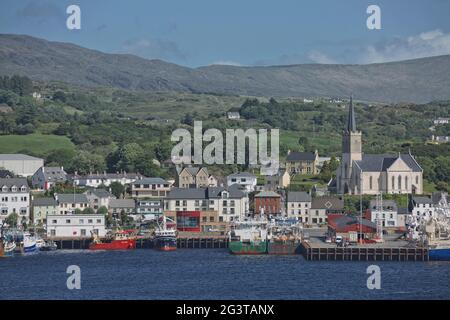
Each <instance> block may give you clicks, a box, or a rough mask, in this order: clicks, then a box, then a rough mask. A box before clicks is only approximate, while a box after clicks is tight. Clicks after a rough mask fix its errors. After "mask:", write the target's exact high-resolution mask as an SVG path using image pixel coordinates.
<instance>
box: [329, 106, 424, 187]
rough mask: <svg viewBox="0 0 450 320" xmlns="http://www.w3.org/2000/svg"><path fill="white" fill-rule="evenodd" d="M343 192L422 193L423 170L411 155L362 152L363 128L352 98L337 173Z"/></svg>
mask: <svg viewBox="0 0 450 320" xmlns="http://www.w3.org/2000/svg"><path fill="white" fill-rule="evenodd" d="M336 188H337V192H338V193H340V194H371V195H376V194H379V193H389V194H406V193H415V194H421V193H422V191H423V170H422V168H421V167H420V165H419V164H418V163H417V161H416V160H415V158H414V157H413V156H412V155H411V154H410V153H409V154H400V153H399V154H398V155H379V154H364V153H363V152H362V138H361V131H358V130H357V128H356V119H355V111H354V108H353V103H352V99H350V108H349V115H348V123H347V128H346V130H345V131H344V133H343V137H342V160H341V163H340V166H339V168H338V169H337V172H336Z"/></svg>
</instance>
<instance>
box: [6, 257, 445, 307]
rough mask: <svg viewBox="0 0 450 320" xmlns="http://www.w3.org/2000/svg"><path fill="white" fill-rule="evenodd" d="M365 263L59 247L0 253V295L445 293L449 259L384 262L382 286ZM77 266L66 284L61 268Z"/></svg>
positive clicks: (330, 296) (260, 296) (298, 296)
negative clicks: (371, 284) (373, 284)
mask: <svg viewBox="0 0 450 320" xmlns="http://www.w3.org/2000/svg"><path fill="white" fill-rule="evenodd" d="M370 264H372V263H367V262H308V261H305V260H304V259H303V258H302V257H301V256H298V255H296V256H285V257H283V256H233V255H230V254H229V253H228V251H227V250H223V249H222V250H220V249H217V250H211V249H199V250H195V249H184V250H182V249H180V250H177V251H176V252H158V251H154V250H134V251H126V252H100V251H97V252H91V251H77V250H67V251H66V250H60V251H56V252H48V253H40V254H37V255H31V256H16V257H14V258H5V259H0V299H450V286H449V284H450V262H405V263H398V262H384V263H377V265H379V266H380V268H381V273H382V274H381V289H380V290H369V289H367V286H366V281H367V277H368V275H367V274H366V268H367V266H369V265H370ZM69 265H78V266H79V267H80V268H81V289H80V290H68V289H67V287H66V280H67V277H68V276H69V275H68V274H66V269H67V267H68V266H69Z"/></svg>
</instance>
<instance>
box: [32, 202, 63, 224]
mask: <svg viewBox="0 0 450 320" xmlns="http://www.w3.org/2000/svg"><path fill="white" fill-rule="evenodd" d="M31 213H32V217H33V219H32V220H33V223H34V224H36V225H43V226H45V225H47V216H48V215H56V214H58V203H57V202H56V200H55V199H54V198H36V199H33V200H32V201H31Z"/></svg>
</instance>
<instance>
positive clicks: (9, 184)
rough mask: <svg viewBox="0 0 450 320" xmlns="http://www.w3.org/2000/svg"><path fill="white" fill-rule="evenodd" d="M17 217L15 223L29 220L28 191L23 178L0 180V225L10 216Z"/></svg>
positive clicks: (25, 180)
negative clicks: (15, 215)
mask: <svg viewBox="0 0 450 320" xmlns="http://www.w3.org/2000/svg"><path fill="white" fill-rule="evenodd" d="M14 213H15V214H17V215H18V216H19V218H18V221H17V223H18V224H20V223H22V222H27V223H28V222H29V220H30V190H29V187H28V183H27V179H25V178H4V179H0V224H2V223H3V222H4V220H5V219H6V218H7V217H8V216H9V215H11V214H14Z"/></svg>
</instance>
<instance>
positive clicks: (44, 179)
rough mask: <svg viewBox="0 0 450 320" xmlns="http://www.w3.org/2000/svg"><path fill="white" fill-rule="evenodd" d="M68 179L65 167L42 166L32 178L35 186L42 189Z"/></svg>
mask: <svg viewBox="0 0 450 320" xmlns="http://www.w3.org/2000/svg"><path fill="white" fill-rule="evenodd" d="M66 181H67V173H66V172H65V171H64V168H63V167H41V168H39V169H38V170H37V171H36V172H35V173H34V174H33V176H32V178H31V185H32V186H33V188H37V189H40V190H49V189H51V188H52V187H54V186H55V185H56V184H57V183H64V182H66Z"/></svg>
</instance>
